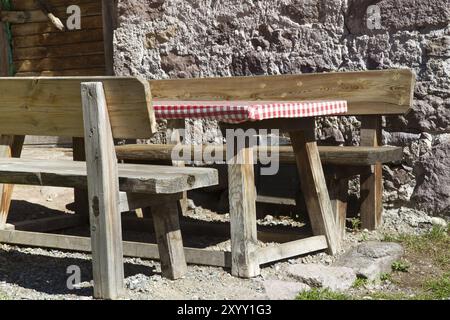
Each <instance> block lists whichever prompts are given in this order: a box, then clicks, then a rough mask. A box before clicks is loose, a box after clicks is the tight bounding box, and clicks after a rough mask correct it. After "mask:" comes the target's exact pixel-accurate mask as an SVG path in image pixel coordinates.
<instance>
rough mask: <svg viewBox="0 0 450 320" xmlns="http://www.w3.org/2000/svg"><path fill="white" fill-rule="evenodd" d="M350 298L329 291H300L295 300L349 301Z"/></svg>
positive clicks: (315, 289)
mask: <svg viewBox="0 0 450 320" xmlns="http://www.w3.org/2000/svg"><path fill="white" fill-rule="evenodd" d="M351 299H352V298H351V297H350V296H348V295H346V294H343V293H340V292H334V291H331V290H329V289H317V288H314V289H311V290H309V291H302V292H300V293H299V294H298V296H297V297H296V300H351Z"/></svg>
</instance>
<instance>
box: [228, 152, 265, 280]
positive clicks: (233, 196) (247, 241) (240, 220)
mask: <svg viewBox="0 0 450 320" xmlns="http://www.w3.org/2000/svg"><path fill="white" fill-rule="evenodd" d="M228 185H229V187H228V188H229V193H228V197H229V202H230V232H231V256H232V267H231V273H232V274H233V275H234V276H238V277H242V278H251V277H256V276H258V275H259V274H260V269H259V264H258V261H257V257H256V255H255V251H256V249H257V247H258V239H257V230H256V204H255V201H256V189H255V176H254V169H253V150H252V148H245V147H244V148H241V149H239V150H237V151H236V154H235V156H234V157H233V159H232V164H229V165H228Z"/></svg>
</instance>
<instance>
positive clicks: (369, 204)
mask: <svg viewBox="0 0 450 320" xmlns="http://www.w3.org/2000/svg"><path fill="white" fill-rule="evenodd" d="M372 168H373V173H370V174H361V177H360V181H361V209H360V211H361V227H362V228H363V229H368V230H375V229H377V228H378V227H379V226H380V225H381V223H382V214H383V168H382V165H381V164H376V165H374V166H372Z"/></svg>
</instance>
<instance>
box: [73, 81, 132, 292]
mask: <svg viewBox="0 0 450 320" xmlns="http://www.w3.org/2000/svg"><path fill="white" fill-rule="evenodd" d="M81 92H82V104H83V119H84V130H85V137H86V146H85V149H86V165H87V177H88V179H87V180H88V194H89V218H90V227H91V242H92V270H93V277H94V297H95V298H102V299H116V298H118V297H120V296H121V295H122V294H123V292H124V270H123V249H122V228H121V221H120V218H121V217H120V212H119V178H118V171H117V158H116V154H115V149H114V141H113V138H112V133H111V126H110V123H109V119H108V111H107V106H106V99H105V95H104V91H103V85H102V84H101V83H98V82H91V83H82V84H81Z"/></svg>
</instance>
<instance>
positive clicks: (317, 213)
mask: <svg viewBox="0 0 450 320" xmlns="http://www.w3.org/2000/svg"><path fill="white" fill-rule="evenodd" d="M314 129H315V127H314V120H311V124H310V125H309V126H308V128H305V130H304V131H292V132H290V137H291V143H292V146H293V149H294V152H295V156H296V160H297V168H298V171H299V176H300V182H301V187H302V192H303V195H304V197H305V202H306V206H307V208H308V214H309V218H310V221H311V226H312V230H313V233H314V235H325V236H326V238H327V242H328V252H330V253H331V254H336V253H337V252H338V251H339V249H340V233H339V232H338V229H337V226H336V221H335V218H334V215H333V209H332V206H331V202H330V197H329V194H328V189H327V185H326V182H325V176H324V173H323V168H322V163H321V161H320V156H319V151H318V149H317V143H316V139H315V130H314Z"/></svg>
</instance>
